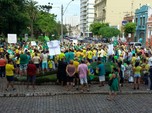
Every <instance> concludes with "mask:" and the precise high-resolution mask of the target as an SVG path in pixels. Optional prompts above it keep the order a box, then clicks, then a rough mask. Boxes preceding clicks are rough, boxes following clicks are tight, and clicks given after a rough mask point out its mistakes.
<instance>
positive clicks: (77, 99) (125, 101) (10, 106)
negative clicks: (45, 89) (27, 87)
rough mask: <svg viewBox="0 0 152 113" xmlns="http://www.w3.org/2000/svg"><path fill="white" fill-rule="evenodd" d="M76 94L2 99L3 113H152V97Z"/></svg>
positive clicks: (140, 95) (0, 111)
mask: <svg viewBox="0 0 152 113" xmlns="http://www.w3.org/2000/svg"><path fill="white" fill-rule="evenodd" d="M106 97H107V95H101V94H87V95H86V94H79V95H78V94H76V95H57V96H46V97H1V98H0V113H152V95H151V94H136V95H135V94H134V95H118V96H117V97H116V100H114V101H108V100H106Z"/></svg>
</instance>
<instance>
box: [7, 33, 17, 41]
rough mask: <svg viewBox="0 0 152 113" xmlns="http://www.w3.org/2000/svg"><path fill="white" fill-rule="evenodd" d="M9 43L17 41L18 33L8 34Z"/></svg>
mask: <svg viewBox="0 0 152 113" xmlns="http://www.w3.org/2000/svg"><path fill="white" fill-rule="evenodd" d="M7 39H8V43H17V34H7Z"/></svg>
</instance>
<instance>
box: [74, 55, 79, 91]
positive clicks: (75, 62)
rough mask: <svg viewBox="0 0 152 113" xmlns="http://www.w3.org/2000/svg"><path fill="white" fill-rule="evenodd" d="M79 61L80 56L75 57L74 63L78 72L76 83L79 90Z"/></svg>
mask: <svg viewBox="0 0 152 113" xmlns="http://www.w3.org/2000/svg"><path fill="white" fill-rule="evenodd" d="M79 64H80V63H79V62H78V58H75V59H74V61H73V65H74V66H75V68H76V73H75V75H74V76H75V79H74V81H75V85H77V87H76V89H77V90H78V87H79V74H78V66H79Z"/></svg>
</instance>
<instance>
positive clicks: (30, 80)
mask: <svg viewBox="0 0 152 113" xmlns="http://www.w3.org/2000/svg"><path fill="white" fill-rule="evenodd" d="M35 80H36V76H35V75H34V76H29V75H28V76H27V81H28V82H35Z"/></svg>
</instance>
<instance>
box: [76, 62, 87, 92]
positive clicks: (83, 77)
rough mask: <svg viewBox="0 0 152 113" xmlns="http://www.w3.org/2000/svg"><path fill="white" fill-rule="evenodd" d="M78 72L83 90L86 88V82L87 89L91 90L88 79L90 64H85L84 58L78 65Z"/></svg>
mask: <svg viewBox="0 0 152 113" xmlns="http://www.w3.org/2000/svg"><path fill="white" fill-rule="evenodd" d="M78 73H79V79H80V84H81V92H83V90H84V84H86V87H87V91H89V86H88V80H87V75H88V66H87V65H86V64H85V61H84V60H81V64H80V65H79V66H78Z"/></svg>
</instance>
